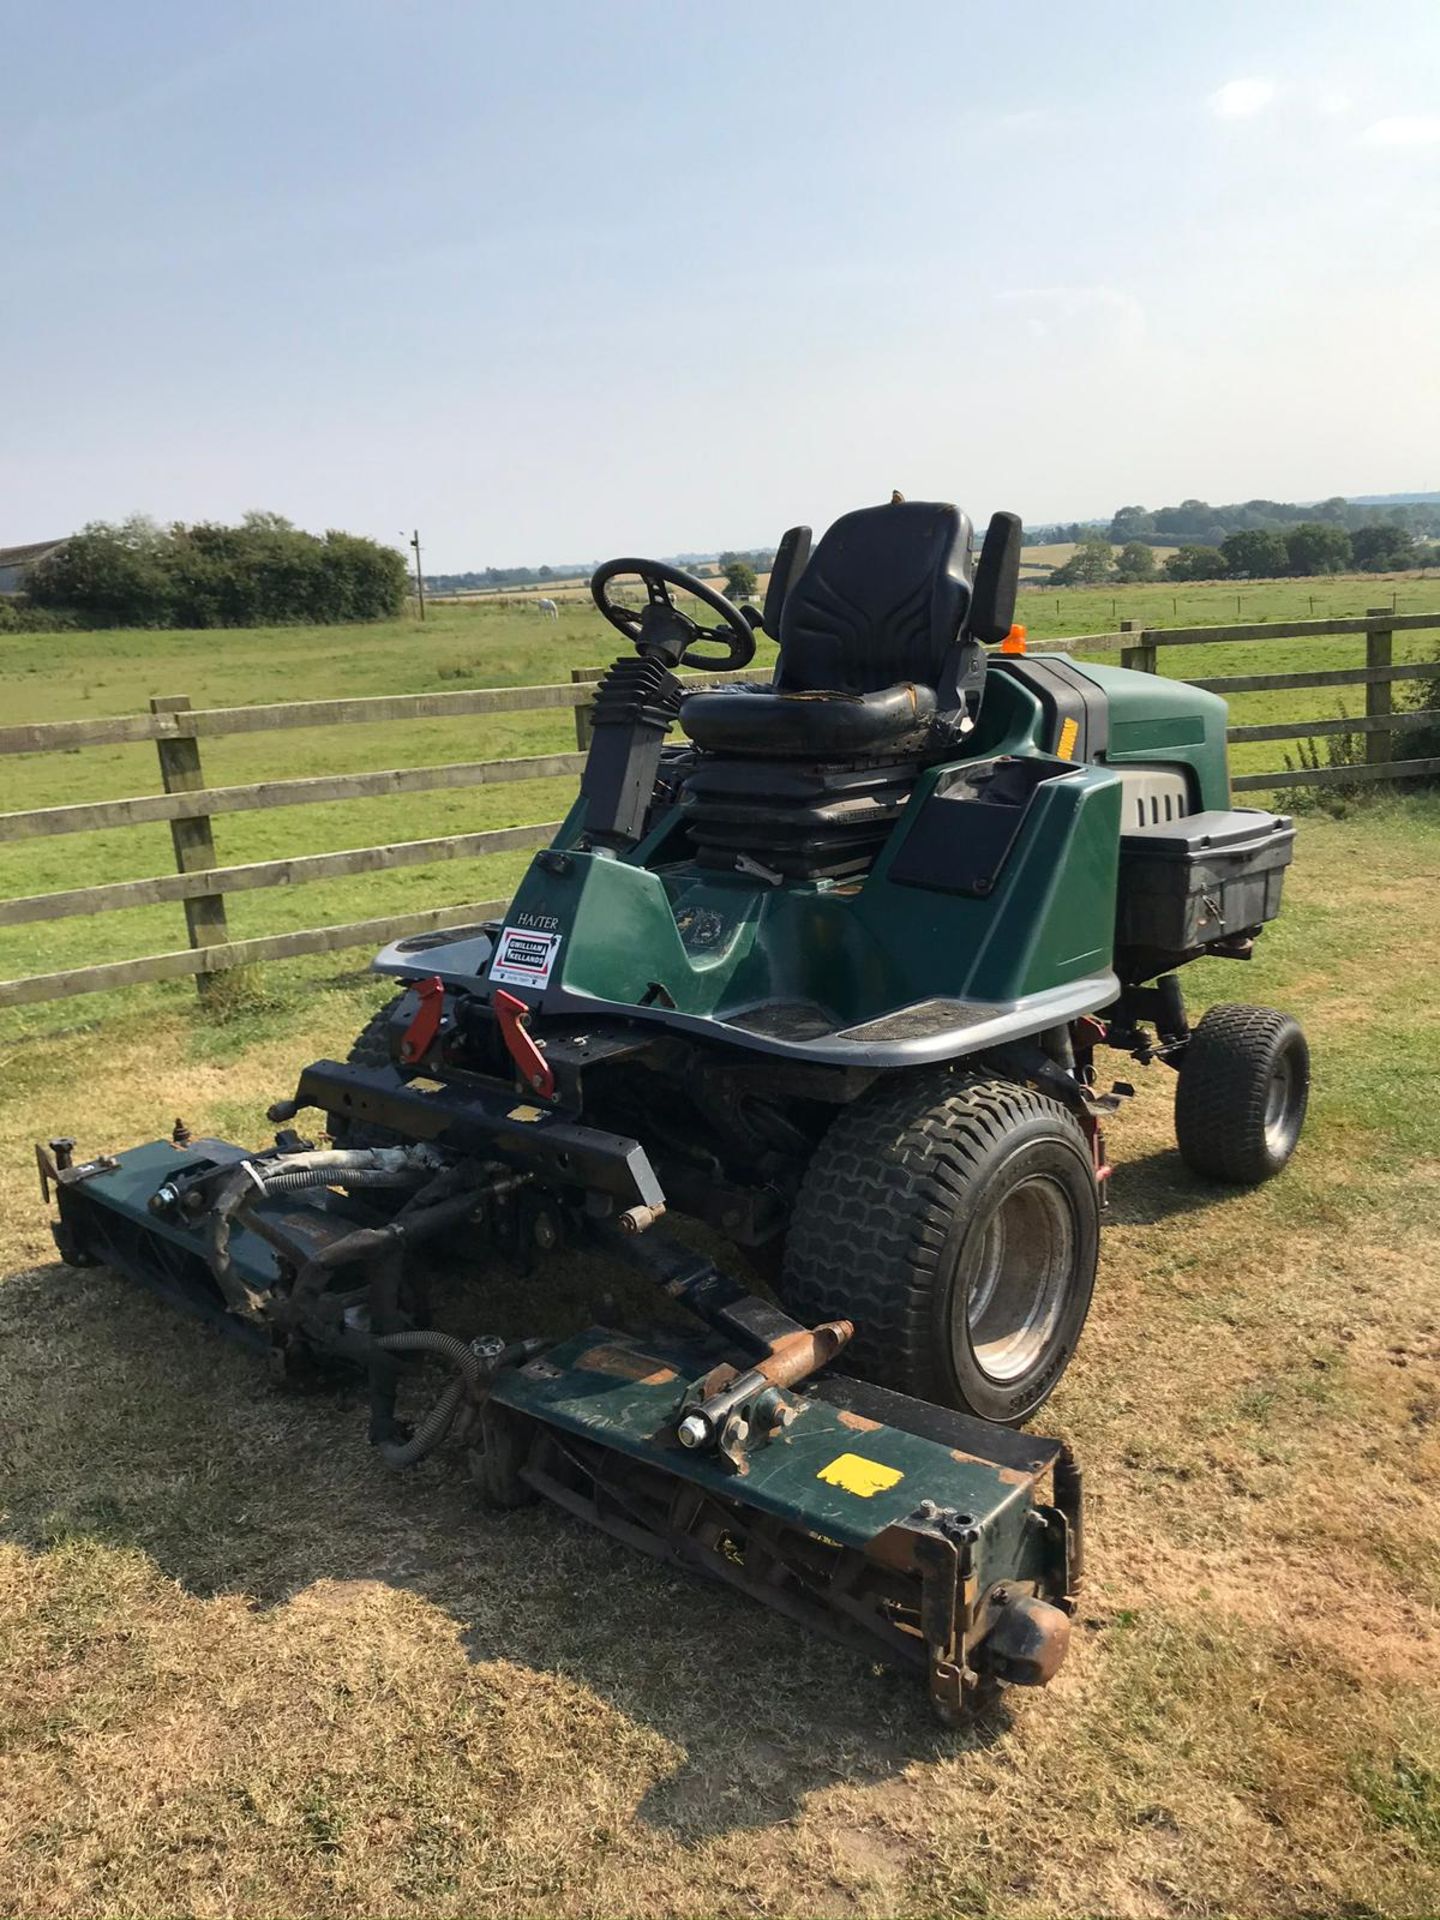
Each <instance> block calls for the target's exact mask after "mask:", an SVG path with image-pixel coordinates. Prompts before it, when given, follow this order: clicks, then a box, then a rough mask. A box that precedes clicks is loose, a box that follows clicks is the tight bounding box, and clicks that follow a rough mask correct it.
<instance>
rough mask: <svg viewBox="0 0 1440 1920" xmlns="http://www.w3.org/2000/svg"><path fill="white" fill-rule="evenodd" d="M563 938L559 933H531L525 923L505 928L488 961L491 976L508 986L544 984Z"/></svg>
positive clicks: (540, 985) (539, 985)
mask: <svg viewBox="0 0 1440 1920" xmlns="http://www.w3.org/2000/svg"><path fill="white" fill-rule="evenodd" d="M563 938H564V935H563V934H559V933H532V932H531V931H530V929H529V928H528V927H506V928H504V929H503V930H502V932H501V935H500V943H499V945H498V946H497V947H496V949H495V958H494V959H493V960H492V961H491V962H490V978H491V979H492V980H499V981H501V982H502V983H503V984H504V985H505V986H507V987H543V986H544V985H546V983H547V982H548V980H549V978H550V970H551V968H552V967H553V966H554V965H555V956H556V954H557V953H558V952H559V951H560V942H561V940H562V939H563Z"/></svg>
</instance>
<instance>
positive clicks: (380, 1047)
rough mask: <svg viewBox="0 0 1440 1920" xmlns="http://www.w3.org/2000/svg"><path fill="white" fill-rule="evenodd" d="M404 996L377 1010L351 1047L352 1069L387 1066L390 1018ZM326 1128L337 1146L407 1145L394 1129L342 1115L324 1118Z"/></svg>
mask: <svg viewBox="0 0 1440 1920" xmlns="http://www.w3.org/2000/svg"><path fill="white" fill-rule="evenodd" d="M403 998H404V995H403V994H396V995H395V997H394V999H393V1000H387V1001H386V1002H385V1004H384V1006H383V1007H377V1008H376V1009H375V1011H374V1013H372V1014H371V1016H370V1018H369V1019H368V1020H367V1021H366V1022H365V1024H364V1026H363V1027H362V1028H361V1029H360V1031H359V1033H357V1034H356V1036H355V1038H354V1040H353V1041H352V1042H351V1044H350V1051H349V1052H348V1053H347V1054H346V1056H345V1059H346V1061H347V1062H348V1064H349V1065H350V1066H352V1067H376V1068H378V1067H388V1066H389V1065H390V1063H391V1054H390V1019H391V1016H392V1015H393V1013H394V1012H395V1009H396V1007H398V1006H399V1004H400V1002H401V1000H402V999H403ZM325 1128H326V1131H327V1132H328V1133H329V1135H330V1138H331V1139H332V1140H333V1141H334V1142H335V1144H336V1146H337V1147H398V1146H403V1145H404V1144H405V1136H404V1134H401V1133H396V1131H395V1129H394V1128H393V1127H376V1126H371V1125H369V1124H367V1123H366V1122H365V1121H363V1120H351V1119H350V1118H349V1117H348V1116H347V1115H346V1114H343V1113H328V1114H326V1116H325Z"/></svg>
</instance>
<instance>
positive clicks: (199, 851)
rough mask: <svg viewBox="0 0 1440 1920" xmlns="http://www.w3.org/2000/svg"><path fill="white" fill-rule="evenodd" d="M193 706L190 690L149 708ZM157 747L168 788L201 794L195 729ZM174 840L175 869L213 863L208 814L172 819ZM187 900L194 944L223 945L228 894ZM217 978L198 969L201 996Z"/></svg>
mask: <svg viewBox="0 0 1440 1920" xmlns="http://www.w3.org/2000/svg"><path fill="white" fill-rule="evenodd" d="M189 710H190V696H189V694H187V693H176V694H171V695H169V696H167V697H165V698H163V699H158V700H152V701H151V702H150V711H151V713H188V712H189ZM155 750H156V752H157V753H158V754H159V756H160V778H161V780H162V781H163V782H164V785H165V791H166V793H198V792H199V791H200V790H201V789H202V788H203V787H204V785H205V773H204V769H203V768H202V767H201V765H200V742H199V741H198V740H197V739H196V737H195V735H194V734H193V733H181V734H176V735H175V736H174V738H173V739H170V740H157V741H156V742H155ZM170 841H171V844H172V846H173V847H174V849H175V871H176V872H177V873H203V872H205V871H206V870H207V869H208V868H210V867H213V866H214V865H215V835H214V833H213V832H212V831H211V825H210V816H209V814H200V815H199V816H198V817H197V818H195V819H193V820H172V821H171V822H170ZM184 904H185V926H186V930H187V931H188V933H189V935H190V944H191V946H192V947H216V946H223V945H224V943H225V942H226V941H227V940H228V939H229V938H230V929H229V927H228V926H227V925H226V922H225V898H224V895H223V894H218V893H208V894H201V895H200V896H199V897H198V898H197V899H194V900H187V901H186V902H185V903H184ZM216 978H217V976H216V975H214V974H210V973H197V974H196V976H195V986H196V989H197V991H198V992H199V995H200V998H201V999H202V1000H203V999H205V997H206V996H207V994H209V993H210V991H211V989H212V988H213V987H214V984H215V980H216Z"/></svg>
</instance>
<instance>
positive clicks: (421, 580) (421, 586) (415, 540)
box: [410, 527, 425, 620]
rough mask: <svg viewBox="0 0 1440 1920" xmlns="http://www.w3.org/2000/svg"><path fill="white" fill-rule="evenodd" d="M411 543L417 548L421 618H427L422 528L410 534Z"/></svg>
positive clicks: (417, 582)
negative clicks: (422, 561)
mask: <svg viewBox="0 0 1440 1920" xmlns="http://www.w3.org/2000/svg"><path fill="white" fill-rule="evenodd" d="M410 545H411V546H412V547H413V548H414V549H415V597H416V599H417V600H418V601H419V602H420V618H421V619H422V620H423V619H424V618H425V575H424V574H423V573H422V572H421V571H420V529H419V528H418V527H416V529H415V531H414V533H412V534H411V536H410Z"/></svg>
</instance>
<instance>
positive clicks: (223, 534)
mask: <svg viewBox="0 0 1440 1920" xmlns="http://www.w3.org/2000/svg"><path fill="white" fill-rule="evenodd" d="M406 577H407V576H406V567H405V561H404V559H403V558H402V557H401V555H400V554H398V553H397V552H396V551H395V550H394V549H393V548H392V547H384V546H381V545H379V543H378V542H376V541H374V540H363V539H360V538H359V537H357V536H356V535H354V534H349V533H338V532H334V531H332V532H329V533H326V534H325V535H324V536H323V537H322V536H319V535H316V534H313V533H302V532H301V531H300V530H299V529H298V528H296V527H293V526H291V525H290V523H289V521H287V520H285V519H283V518H282V517H281V516H280V515H278V514H266V513H251V514H247V515H246V516H245V519H244V520H243V521H242V522H241V523H240V525H239V526H234V527H227V526H221V525H219V524H218V523H214V522H209V521H200V522H198V523H197V524H196V525H194V526H184V525H181V524H179V523H178V522H177V523H176V525H174V526H171V527H166V528H164V529H161V528H159V527H157V526H156V525H155V524H154V523H153V521H149V520H142V519H134V520H127V521H125V522H123V523H122V524H121V525H119V526H106V525H105V524H103V523H101V522H97V523H96V524H94V525H92V526H88V527H86V528H85V529H84V531H83V532H81V533H78V534H76V535H75V536H74V537H73V538H72V539H70V540H67V541H66V542H65V544H64V546H63V547H60V548H58V549H57V550H56V551H55V552H54V553H53V554H50V555H48V556H47V558H46V559H45V561H44V562H43V563H42V564H41V565H40V566H37V567H35V568H34V569H33V570H32V572H31V574H30V577H29V579H28V580H27V582H26V586H27V589H28V592H29V595H30V597H31V598H32V599H33V600H34V602H35V603H36V604H37V605H40V606H44V607H52V608H64V609H67V610H69V611H72V612H74V613H76V614H78V615H81V616H83V617H84V618H85V619H86V620H88V621H89V622H90V623H91V624H92V625H97V624H98V625H102V626H141V627H248V626H271V625H277V624H280V623H283V622H286V621H292V620H294V621H299V620H304V621H314V622H330V621H339V620H377V619H383V618H386V617H387V616H388V617H391V618H393V617H394V615H395V614H397V613H398V612H399V611H400V609H401V607H402V606H403V605H404V601H405V587H406Z"/></svg>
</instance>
